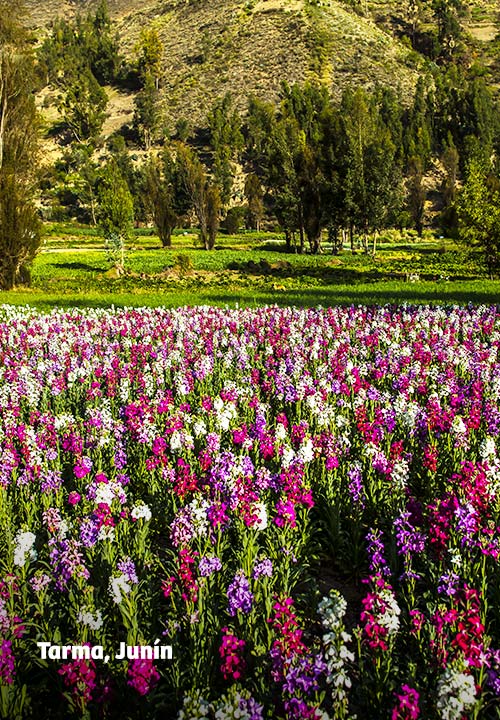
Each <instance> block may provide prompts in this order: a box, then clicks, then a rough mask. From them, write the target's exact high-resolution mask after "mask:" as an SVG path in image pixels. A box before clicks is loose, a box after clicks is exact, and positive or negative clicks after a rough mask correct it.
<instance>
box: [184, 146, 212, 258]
mask: <svg viewBox="0 0 500 720" xmlns="http://www.w3.org/2000/svg"><path fill="white" fill-rule="evenodd" d="M176 167H177V172H178V173H179V182H180V185H181V186H182V190H183V191H184V193H185V195H186V198H188V199H189V202H190V205H191V207H192V208H193V210H194V213H195V215H196V218H197V220H198V223H199V226H200V239H201V242H202V243H203V247H204V248H205V250H212V249H213V248H214V246H215V239H216V236H217V230H218V227H219V212H220V208H221V199H220V192H219V191H218V189H217V187H216V186H215V185H214V184H213V183H212V182H211V181H210V180H209V178H208V176H207V173H206V170H205V168H204V166H203V164H202V162H201V161H200V159H199V158H198V156H197V155H196V153H195V152H194V151H193V150H192V149H191V148H189V147H188V146H187V145H183V144H182V143H179V144H178V145H177V158H176Z"/></svg>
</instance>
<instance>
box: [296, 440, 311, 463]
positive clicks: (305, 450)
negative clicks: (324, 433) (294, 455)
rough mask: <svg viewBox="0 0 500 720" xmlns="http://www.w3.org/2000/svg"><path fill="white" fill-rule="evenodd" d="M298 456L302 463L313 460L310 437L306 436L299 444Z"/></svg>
mask: <svg viewBox="0 0 500 720" xmlns="http://www.w3.org/2000/svg"><path fill="white" fill-rule="evenodd" d="M298 456H299V458H300V459H301V460H302V462H303V463H309V462H311V461H312V460H314V447H313V443H312V440H311V438H307V440H305V441H304V443H303V444H302V445H301V447H300V450H299V452H298Z"/></svg>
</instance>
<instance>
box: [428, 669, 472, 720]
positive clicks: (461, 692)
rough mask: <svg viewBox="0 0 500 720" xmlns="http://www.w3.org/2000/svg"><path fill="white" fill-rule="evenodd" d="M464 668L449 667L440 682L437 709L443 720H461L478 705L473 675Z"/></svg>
mask: <svg viewBox="0 0 500 720" xmlns="http://www.w3.org/2000/svg"><path fill="white" fill-rule="evenodd" d="M462 669H463V668H462V667H457V666H455V667H448V668H447V669H446V670H444V672H443V673H442V675H441V677H440V678H439V681H438V686H437V692H438V699H437V703H436V707H437V709H438V710H439V711H440V714H441V718H442V720H460V718H461V717H462V715H463V713H464V712H465V711H467V710H470V709H472V707H473V706H474V705H475V703H476V685H475V681H474V678H473V677H472V675H466V674H465V673H464V672H462Z"/></svg>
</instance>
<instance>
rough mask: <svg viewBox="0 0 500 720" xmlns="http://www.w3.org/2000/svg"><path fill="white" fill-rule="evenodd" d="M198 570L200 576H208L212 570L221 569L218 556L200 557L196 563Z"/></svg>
mask: <svg viewBox="0 0 500 720" xmlns="http://www.w3.org/2000/svg"><path fill="white" fill-rule="evenodd" d="M198 570H199V573H200V575H201V576H202V577H208V576H209V575H212V574H213V573H214V572H218V571H219V570H222V563H221V561H220V558H218V557H202V558H200V562H199V563H198Z"/></svg>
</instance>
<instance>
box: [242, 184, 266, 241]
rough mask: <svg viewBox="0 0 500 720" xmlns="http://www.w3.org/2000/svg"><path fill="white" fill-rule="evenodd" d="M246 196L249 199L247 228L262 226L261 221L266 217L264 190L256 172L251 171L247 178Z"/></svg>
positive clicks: (257, 228)
mask: <svg viewBox="0 0 500 720" xmlns="http://www.w3.org/2000/svg"><path fill="white" fill-rule="evenodd" d="M244 192H245V198H246V201H247V213H246V222H247V228H248V229H250V228H255V229H256V230H257V231H258V230H259V228H260V221H261V220H262V218H263V217H264V202H263V198H264V190H263V189H262V185H261V184H260V180H259V178H258V177H257V175H255V173H249V174H248V175H247V176H246V179H245V190H244Z"/></svg>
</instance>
